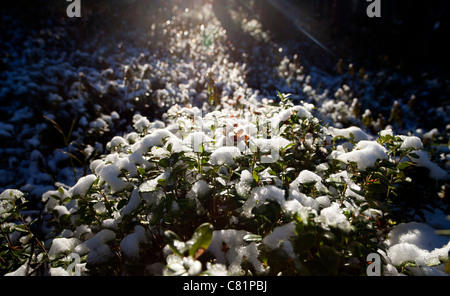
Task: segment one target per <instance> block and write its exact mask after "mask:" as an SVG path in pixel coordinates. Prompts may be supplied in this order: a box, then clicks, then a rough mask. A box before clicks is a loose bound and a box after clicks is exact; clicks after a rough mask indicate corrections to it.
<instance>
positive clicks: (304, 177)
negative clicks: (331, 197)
mask: <svg viewBox="0 0 450 296" xmlns="http://www.w3.org/2000/svg"><path fill="white" fill-rule="evenodd" d="M311 183H313V184H314V186H315V187H316V189H317V190H318V191H327V188H326V187H325V185H323V183H322V178H321V177H320V176H319V175H317V174H316V173H314V172H311V171H309V170H303V171H301V172H300V174H299V175H298V176H297V178H296V179H295V180H294V181H292V183H291V184H289V187H290V188H291V189H298V187H299V186H300V184H311Z"/></svg>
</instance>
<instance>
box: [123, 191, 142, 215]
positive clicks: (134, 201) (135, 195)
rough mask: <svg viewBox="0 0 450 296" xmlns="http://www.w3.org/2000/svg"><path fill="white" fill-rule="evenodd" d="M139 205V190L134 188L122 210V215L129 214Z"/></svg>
mask: <svg viewBox="0 0 450 296" xmlns="http://www.w3.org/2000/svg"><path fill="white" fill-rule="evenodd" d="M140 203H141V197H140V195H139V188H135V189H134V190H133V192H132V193H131V197H130V200H129V201H128V203H127V205H126V206H125V207H124V208H123V210H122V215H123V216H125V215H129V214H131V213H132V212H133V211H134V210H136V209H137V208H138V207H139V204H140Z"/></svg>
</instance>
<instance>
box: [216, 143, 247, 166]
mask: <svg viewBox="0 0 450 296" xmlns="http://www.w3.org/2000/svg"><path fill="white" fill-rule="evenodd" d="M240 155H241V151H240V150H239V148H237V147H234V146H231V147H230V146H223V147H219V148H217V149H216V150H215V151H214V152H213V153H212V154H211V156H210V158H209V159H210V161H211V164H212V165H227V166H233V165H235V162H234V158H235V157H238V156H240Z"/></svg>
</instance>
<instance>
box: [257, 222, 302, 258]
mask: <svg viewBox="0 0 450 296" xmlns="http://www.w3.org/2000/svg"><path fill="white" fill-rule="evenodd" d="M295 228H296V224H295V223H294V222H289V223H287V224H284V225H282V226H278V227H275V228H274V230H273V231H272V232H271V233H270V234H269V235H267V236H266V237H264V239H263V240H262V243H263V244H265V245H266V246H268V247H269V248H271V249H273V250H275V249H279V248H281V249H282V250H284V251H285V253H286V255H288V256H289V257H290V258H291V259H294V258H295V252H294V248H293V245H292V242H291V241H290V239H291V238H293V237H295Z"/></svg>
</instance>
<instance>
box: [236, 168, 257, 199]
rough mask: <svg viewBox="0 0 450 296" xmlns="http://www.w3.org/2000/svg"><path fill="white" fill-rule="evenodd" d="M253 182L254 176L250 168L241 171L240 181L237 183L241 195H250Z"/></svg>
mask: <svg viewBox="0 0 450 296" xmlns="http://www.w3.org/2000/svg"><path fill="white" fill-rule="evenodd" d="M252 182H253V176H252V174H251V173H250V172H249V171H248V170H243V171H242V172H241V177H240V180H239V182H238V183H237V184H236V191H237V193H238V194H239V196H242V197H246V198H248V197H250V193H251V190H252V187H251V183H252Z"/></svg>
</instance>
